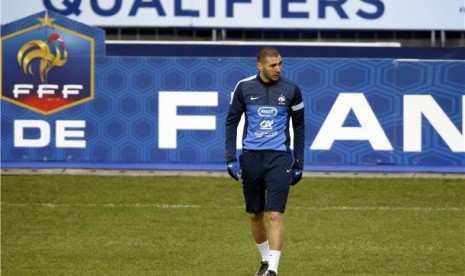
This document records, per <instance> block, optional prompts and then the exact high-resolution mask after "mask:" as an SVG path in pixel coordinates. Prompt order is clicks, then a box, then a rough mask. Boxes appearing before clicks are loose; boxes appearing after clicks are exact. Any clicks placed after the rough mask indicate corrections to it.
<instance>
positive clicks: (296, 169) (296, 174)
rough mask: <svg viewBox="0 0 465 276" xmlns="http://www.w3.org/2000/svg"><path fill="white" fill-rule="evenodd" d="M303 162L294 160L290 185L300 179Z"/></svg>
mask: <svg viewBox="0 0 465 276" xmlns="http://www.w3.org/2000/svg"><path fill="white" fill-rule="evenodd" d="M303 169H304V166H303V163H302V161H300V160H296V162H294V165H293V166H292V172H291V173H292V179H291V186H294V185H295V184H297V182H299V181H300V180H301V179H302V173H303Z"/></svg>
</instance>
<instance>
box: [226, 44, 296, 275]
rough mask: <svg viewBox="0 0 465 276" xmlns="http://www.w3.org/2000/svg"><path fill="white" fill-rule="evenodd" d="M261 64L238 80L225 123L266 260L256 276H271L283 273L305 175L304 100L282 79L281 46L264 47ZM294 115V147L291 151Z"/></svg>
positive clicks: (234, 169) (231, 166)
mask: <svg viewBox="0 0 465 276" xmlns="http://www.w3.org/2000/svg"><path fill="white" fill-rule="evenodd" d="M257 67H258V71H259V73H258V74H257V75H254V76H251V77H248V78H246V79H243V80H241V81H239V82H238V83H237V85H236V87H235V89H234V95H233V99H232V101H231V104H230V106H229V111H228V116H227V119H226V125H225V127H226V129H225V146H226V162H227V170H228V173H229V175H230V176H231V177H232V178H234V179H235V180H236V181H239V177H242V184H243V185H242V188H243V193H244V199H245V205H246V212H247V213H248V216H249V221H250V227H251V230H252V236H253V238H254V240H255V243H256V245H257V248H258V250H259V252H260V254H261V258H262V259H261V263H260V268H259V271H258V272H257V273H256V274H255V275H270V276H272V275H277V274H278V265H279V259H280V256H281V248H282V244H283V236H284V222H283V218H284V211H285V209H286V203H287V198H288V195H289V190H290V186H291V185H295V184H296V183H297V182H299V181H300V180H301V178H302V170H303V157H304V142H305V122H304V104H303V101H302V94H301V91H300V88H299V86H297V85H296V84H294V83H293V82H291V81H289V80H287V79H285V78H284V77H281V71H282V58H281V55H280V53H279V52H278V50H277V49H276V48H274V47H264V48H262V49H260V51H259V52H258V55H257ZM243 113H245V120H246V121H245V124H244V134H243V137H242V154H241V155H240V157H239V161H238V160H237V158H236V139H237V126H238V124H239V121H240V119H241V116H242V114H243ZM291 118H292V126H293V129H294V143H293V146H294V151H291V150H290V141H291V139H290V131H289V126H290V119H291ZM265 212H267V217H268V221H269V229H268V231H267V229H266V224H265ZM267 232H268V236H267Z"/></svg>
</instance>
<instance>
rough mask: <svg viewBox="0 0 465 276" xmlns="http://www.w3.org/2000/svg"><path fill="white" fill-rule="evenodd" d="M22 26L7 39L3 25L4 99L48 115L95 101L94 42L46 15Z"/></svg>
mask: <svg viewBox="0 0 465 276" xmlns="http://www.w3.org/2000/svg"><path fill="white" fill-rule="evenodd" d="M34 17H36V18H35V20H34ZM21 21H22V20H19V21H17V22H15V24H14V25H15V26H21V28H19V29H17V28H15V29H14V30H13V31H11V32H10V33H7V34H5V32H4V31H3V26H2V37H1V65H0V66H1V68H0V71H1V72H2V73H1V87H0V92H1V98H2V99H3V100H5V101H7V102H10V103H13V104H16V105H18V106H21V107H23V108H26V109H29V110H33V111H35V112H38V113H41V114H43V115H49V114H52V113H55V112H58V111H61V110H64V109H67V108H70V107H73V106H76V105H79V104H82V103H85V102H87V101H90V100H92V99H93V98H94V89H95V77H94V75H95V72H94V70H95V69H94V68H95V40H94V38H93V37H90V36H88V35H86V34H83V33H81V32H80V31H79V30H74V29H73V28H72V27H73V26H74V25H73V24H69V22H68V21H71V20H70V19H67V18H66V17H64V16H61V15H58V14H53V13H48V12H46V11H45V12H42V13H38V14H36V15H33V16H32V18H31V17H29V18H27V19H24V21H25V22H23V23H22V22H21Z"/></svg>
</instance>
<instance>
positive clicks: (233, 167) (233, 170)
mask: <svg viewBox="0 0 465 276" xmlns="http://www.w3.org/2000/svg"><path fill="white" fill-rule="evenodd" d="M227 167H228V173H229V175H230V176H231V177H232V178H234V180H236V181H239V177H240V175H241V167H240V166H239V162H237V161H231V162H228V166H227Z"/></svg>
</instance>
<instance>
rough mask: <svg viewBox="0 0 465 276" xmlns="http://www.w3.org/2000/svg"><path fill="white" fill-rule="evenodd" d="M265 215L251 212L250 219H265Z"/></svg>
mask: <svg viewBox="0 0 465 276" xmlns="http://www.w3.org/2000/svg"><path fill="white" fill-rule="evenodd" d="M263 215H264V213H263V212H261V213H249V219H250V221H251V222H255V223H256V222H260V221H263Z"/></svg>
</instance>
